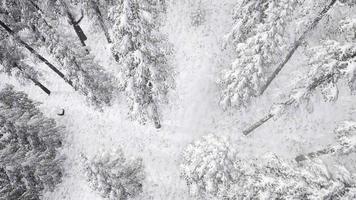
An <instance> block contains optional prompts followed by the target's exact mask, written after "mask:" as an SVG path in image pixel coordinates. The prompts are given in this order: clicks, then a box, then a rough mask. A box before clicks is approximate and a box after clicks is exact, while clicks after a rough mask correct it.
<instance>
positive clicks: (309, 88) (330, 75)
mask: <svg viewBox="0 0 356 200" xmlns="http://www.w3.org/2000/svg"><path fill="white" fill-rule="evenodd" d="M333 77H334V74H333V72H330V73H328V74H325V75H324V76H321V77H319V78H317V79H313V81H312V82H311V83H310V84H309V85H308V86H307V87H306V91H308V92H311V91H313V90H315V89H316V88H317V87H318V86H319V85H321V84H322V83H324V82H327V81H330V80H332V79H333ZM295 102H296V99H295V98H293V97H291V98H289V99H288V100H287V101H285V102H283V103H281V104H282V105H283V106H290V105H292V104H294V103H295ZM274 116H275V113H273V112H269V113H268V114H267V115H265V116H264V117H263V118H261V119H260V120H258V121H257V122H255V123H253V124H252V125H250V126H249V127H248V128H246V129H245V130H243V131H242V133H243V134H244V135H248V134H250V133H251V132H252V131H254V130H255V129H256V128H258V127H260V126H261V125H262V124H264V123H266V122H267V121H268V120H270V119H271V118H272V117H274Z"/></svg>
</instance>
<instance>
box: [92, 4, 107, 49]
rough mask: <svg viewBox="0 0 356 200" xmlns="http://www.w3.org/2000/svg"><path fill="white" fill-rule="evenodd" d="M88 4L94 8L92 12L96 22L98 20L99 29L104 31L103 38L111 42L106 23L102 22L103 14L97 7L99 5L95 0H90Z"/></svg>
mask: <svg viewBox="0 0 356 200" xmlns="http://www.w3.org/2000/svg"><path fill="white" fill-rule="evenodd" d="M90 5H91V7H92V8H93V10H94V13H95V15H96V18H97V19H98V22H99V25H100V28H101V30H103V32H104V35H105V38H106V41H107V42H108V43H109V44H111V43H112V40H111V38H110V35H109V31H108V28H107V27H106V24H105V22H104V19H103V16H102V14H101V12H100V9H99V6H98V3H97V1H96V0H90Z"/></svg>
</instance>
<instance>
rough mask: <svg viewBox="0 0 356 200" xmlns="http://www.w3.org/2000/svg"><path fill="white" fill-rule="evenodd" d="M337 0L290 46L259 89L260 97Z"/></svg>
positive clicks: (332, 0) (332, 1)
mask: <svg viewBox="0 0 356 200" xmlns="http://www.w3.org/2000/svg"><path fill="white" fill-rule="evenodd" d="M336 1H337V0H331V2H330V3H329V4H328V5H327V6H326V7H325V8H324V9H323V10H322V11H321V12H320V13H319V14H318V16H317V17H316V18H315V19H314V20H313V21H312V23H311V24H310V26H309V27H308V28H307V29H306V30H305V31H304V32H303V34H302V35H301V36H300V37H299V38H298V39H297V41H296V42H294V44H293V45H292V46H291V48H290V50H289V51H288V53H287V55H286V56H285V58H284V59H283V61H282V62H281V63H280V64H279V65H278V67H277V68H276V69H275V70H274V71H273V73H272V74H271V76H270V77H268V79H267V81H266V83H265V85H264V86H263V87H262V88H261V91H260V95H262V94H263V93H264V92H265V91H266V89H267V88H268V86H269V85H270V84H271V83H272V81H273V80H274V79H275V78H276V77H277V75H278V74H279V72H281V70H282V69H283V68H284V66H285V65H286V64H287V63H288V61H289V60H290V59H291V57H292V56H293V54H294V53H295V51H296V50H297V49H298V47H299V46H300V44H301V43H302V42H303V40H304V39H305V37H306V36H307V34H308V33H309V32H310V31H311V30H313V29H314V28H315V27H316V25H318V23H319V22H320V20H321V19H322V18H323V17H324V16H325V14H326V13H327V12H328V11H329V10H330V9H331V8H332V7H333V5H334V4H335V3H336Z"/></svg>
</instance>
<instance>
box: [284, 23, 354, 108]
mask: <svg viewBox="0 0 356 200" xmlns="http://www.w3.org/2000/svg"><path fill="white" fill-rule="evenodd" d="M340 24H341V27H340V29H339V31H340V32H341V33H343V34H342V35H341V36H339V38H343V39H340V40H341V41H336V40H332V39H329V40H323V41H321V44H320V45H318V46H314V47H311V48H310V49H309V50H308V52H307V54H308V65H309V66H310V70H309V72H308V74H307V75H306V76H305V77H303V78H302V79H301V80H300V81H299V82H298V83H297V84H296V86H295V88H294V89H293V91H292V93H291V95H290V100H289V104H297V105H298V104H300V103H301V102H303V101H308V100H309V99H310V97H311V96H312V95H313V94H314V93H315V91H316V89H320V91H321V94H322V96H323V97H324V99H325V100H326V101H336V100H337V98H338V95H339V88H338V87H339V86H338V85H340V83H339V82H340V80H341V79H343V80H345V81H346V82H347V84H348V87H349V89H350V91H351V94H354V93H355V89H356V71H355V69H356V43H355V42H356V38H355V37H353V36H350V35H351V34H353V33H354V30H355V28H354V27H355V25H352V21H350V19H349V20H343V21H341V23H340Z"/></svg>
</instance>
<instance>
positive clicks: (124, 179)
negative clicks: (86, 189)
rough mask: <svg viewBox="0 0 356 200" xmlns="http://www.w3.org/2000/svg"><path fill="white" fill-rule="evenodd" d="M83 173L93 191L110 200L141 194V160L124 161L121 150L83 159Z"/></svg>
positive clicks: (142, 177) (143, 176)
mask: <svg viewBox="0 0 356 200" xmlns="http://www.w3.org/2000/svg"><path fill="white" fill-rule="evenodd" d="M83 158H84V163H85V173H86V175H87V178H88V182H89V184H90V186H91V187H92V188H93V190H95V191H97V192H99V193H100V195H101V196H102V197H105V198H108V199H110V200H116V199H123V200H124V199H128V198H132V197H135V196H137V195H139V194H140V193H141V192H142V184H143V180H144V178H145V174H144V171H143V170H144V169H143V167H144V166H143V163H142V159H126V158H125V156H124V154H123V152H122V150H120V149H119V150H114V151H110V152H107V151H106V152H101V154H98V155H96V156H94V157H93V158H91V159H87V158H86V157H84V156H83Z"/></svg>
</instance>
